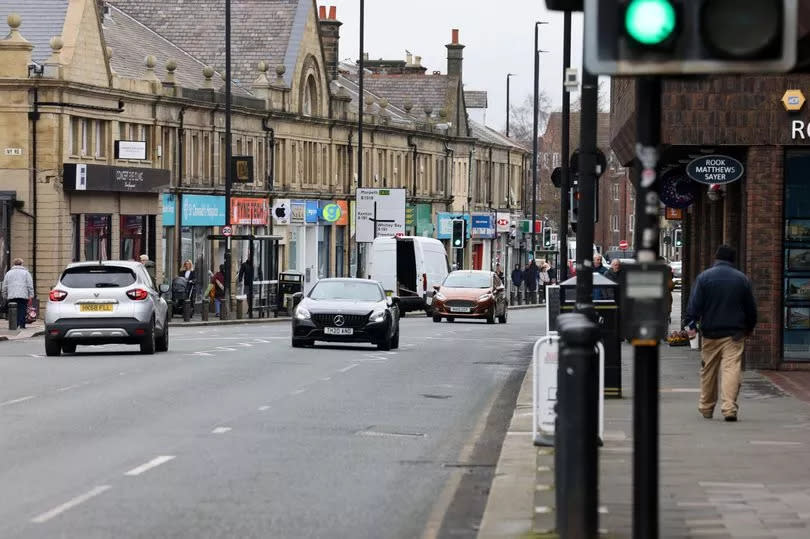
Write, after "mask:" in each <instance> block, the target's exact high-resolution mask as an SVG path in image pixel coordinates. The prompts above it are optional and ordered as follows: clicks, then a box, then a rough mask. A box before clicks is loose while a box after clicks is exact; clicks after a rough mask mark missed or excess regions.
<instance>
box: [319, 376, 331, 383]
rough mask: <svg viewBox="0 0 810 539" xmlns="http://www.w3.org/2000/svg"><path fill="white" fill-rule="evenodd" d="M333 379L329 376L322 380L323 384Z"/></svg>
mask: <svg viewBox="0 0 810 539" xmlns="http://www.w3.org/2000/svg"><path fill="white" fill-rule="evenodd" d="M331 379H332V377H331V376H327V377H326V378H321V382H328V381H329V380H331Z"/></svg>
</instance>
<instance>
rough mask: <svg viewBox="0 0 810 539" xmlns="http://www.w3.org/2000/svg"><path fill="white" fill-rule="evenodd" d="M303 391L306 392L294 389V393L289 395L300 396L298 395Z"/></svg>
mask: <svg viewBox="0 0 810 539" xmlns="http://www.w3.org/2000/svg"><path fill="white" fill-rule="evenodd" d="M304 391H306V389H296V390H295V391H293V392H292V393H290V395H300V394H301V393H303V392H304Z"/></svg>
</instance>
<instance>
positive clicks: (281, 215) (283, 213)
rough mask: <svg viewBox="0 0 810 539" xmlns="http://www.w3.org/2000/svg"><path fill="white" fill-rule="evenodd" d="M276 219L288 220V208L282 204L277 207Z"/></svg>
mask: <svg viewBox="0 0 810 539" xmlns="http://www.w3.org/2000/svg"><path fill="white" fill-rule="evenodd" d="M276 218H278V219H286V218H287V206H286V205H284V204H282V205H281V206H278V207H276Z"/></svg>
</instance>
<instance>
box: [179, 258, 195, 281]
mask: <svg viewBox="0 0 810 539" xmlns="http://www.w3.org/2000/svg"><path fill="white" fill-rule="evenodd" d="M180 277H185V278H186V279H187V280H189V281H193V280H194V277H195V275H194V263H193V262H192V261H191V260H190V259H189V260H186V261H185V262H183V267H182V268H180Z"/></svg>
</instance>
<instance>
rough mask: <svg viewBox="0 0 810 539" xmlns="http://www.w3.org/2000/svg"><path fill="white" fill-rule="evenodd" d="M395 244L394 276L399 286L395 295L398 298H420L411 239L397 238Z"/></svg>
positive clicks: (414, 252)
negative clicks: (395, 269)
mask: <svg viewBox="0 0 810 539" xmlns="http://www.w3.org/2000/svg"><path fill="white" fill-rule="evenodd" d="M396 244H397V260H396V268H397V271H396V275H397V282H398V284H399V290H397V295H398V296H400V297H405V296H420V297H421V294H419V289H418V288H417V286H418V285H417V282H416V251H415V250H414V243H413V238H401V239H400V238H398V239H397V240H396Z"/></svg>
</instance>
